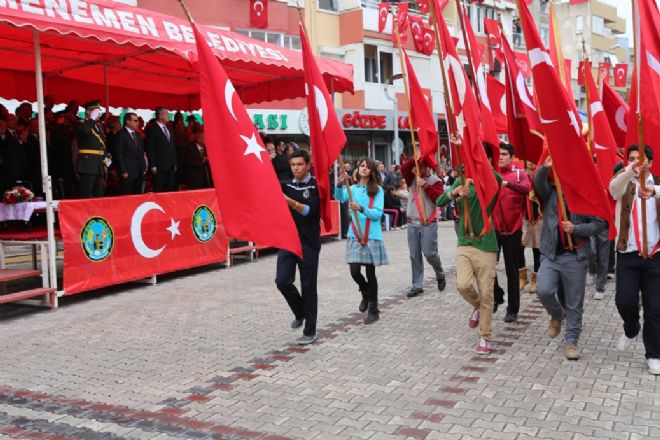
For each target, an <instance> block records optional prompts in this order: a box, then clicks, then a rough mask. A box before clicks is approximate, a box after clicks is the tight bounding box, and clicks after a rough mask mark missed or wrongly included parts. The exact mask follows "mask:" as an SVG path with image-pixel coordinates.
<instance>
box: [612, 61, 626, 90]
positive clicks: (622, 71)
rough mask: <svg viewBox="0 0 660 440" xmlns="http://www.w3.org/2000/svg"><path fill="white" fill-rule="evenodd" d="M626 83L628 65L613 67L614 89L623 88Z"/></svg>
mask: <svg viewBox="0 0 660 440" xmlns="http://www.w3.org/2000/svg"><path fill="white" fill-rule="evenodd" d="M627 82H628V65H627V64H616V65H615V66H614V87H625V86H626V83H627Z"/></svg>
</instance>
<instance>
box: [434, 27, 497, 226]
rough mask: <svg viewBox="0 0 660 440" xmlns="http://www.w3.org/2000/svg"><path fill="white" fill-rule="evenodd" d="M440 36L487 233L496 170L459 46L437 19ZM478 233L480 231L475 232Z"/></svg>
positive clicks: (464, 153) (465, 157)
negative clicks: (487, 154) (483, 132)
mask: <svg viewBox="0 0 660 440" xmlns="http://www.w3.org/2000/svg"><path fill="white" fill-rule="evenodd" d="M438 32H439V34H440V44H442V50H443V53H444V55H445V69H446V70H447V81H448V82H449V84H448V86H449V89H450V90H449V99H450V100H451V103H452V107H453V108H454V116H455V118H456V128H457V130H458V134H459V136H460V137H461V146H460V150H461V153H460V154H461V159H462V160H463V164H464V165H465V173H466V176H467V177H469V178H471V179H472V180H473V181H474V187H475V189H476V192H477V197H478V199H479V205H480V206H481V215H482V216H483V218H484V224H485V227H484V231H482V232H488V231H490V229H491V225H490V223H491V222H489V221H488V220H487V219H488V213H487V212H486V208H487V206H488V205H489V204H490V203H491V201H492V200H493V199H494V198H495V197H496V196H497V192H498V190H499V185H498V183H497V179H496V178H495V174H494V173H493V168H492V165H491V163H490V161H489V160H488V157H487V156H486V151H485V150H484V147H483V145H482V144H481V138H482V135H481V133H482V129H481V121H480V117H481V115H480V111H479V105H478V104H477V99H476V98H475V96H474V93H473V92H472V88H471V87H470V81H469V80H468V77H467V75H466V74H465V70H464V69H463V64H462V63H461V61H460V58H459V57H458V52H457V51H456V46H455V45H454V41H453V40H452V37H451V35H450V34H449V29H447V24H446V23H445V21H444V19H442V18H441V17H438ZM474 232H475V233H479V231H474Z"/></svg>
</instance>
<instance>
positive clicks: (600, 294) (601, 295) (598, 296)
mask: <svg viewBox="0 0 660 440" xmlns="http://www.w3.org/2000/svg"><path fill="white" fill-rule="evenodd" d="M604 298H605V292H600V291H598V290H596V292H594V299H598V300H601V299H604Z"/></svg>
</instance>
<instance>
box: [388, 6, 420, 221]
mask: <svg viewBox="0 0 660 440" xmlns="http://www.w3.org/2000/svg"><path fill="white" fill-rule="evenodd" d="M397 12H398V9H397ZM392 18H393V28H394V29H392V31H394V33H395V35H396V46H397V49H398V50H399V63H400V64H401V75H402V77H403V90H404V92H405V94H406V103H407V104H408V126H409V127H410V140H411V143H412V148H413V159H414V160H415V170H416V171H417V176H418V177H422V175H421V174H420V172H419V161H418V160H417V146H416V145H415V125H414V123H413V117H412V109H411V108H410V94H409V93H408V75H407V74H406V69H405V67H406V66H405V63H404V62H403V49H402V48H401V35H400V34H399V21H398V17H397V14H392ZM394 122H395V123H396V121H394ZM415 186H417V185H415ZM417 190H418V192H419V199H420V200H421V202H422V203H420V207H421V208H422V212H420V213H419V215H420V216H421V220H422V224H424V225H425V224H426V221H427V219H426V204H425V203H424V192H423V190H422V188H421V187H419V186H418V188H417Z"/></svg>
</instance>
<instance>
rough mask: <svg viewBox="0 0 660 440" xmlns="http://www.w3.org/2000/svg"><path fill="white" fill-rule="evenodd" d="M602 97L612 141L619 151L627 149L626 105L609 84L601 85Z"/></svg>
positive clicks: (633, 125) (634, 126)
mask: <svg viewBox="0 0 660 440" xmlns="http://www.w3.org/2000/svg"><path fill="white" fill-rule="evenodd" d="M602 93H603V96H602V98H601V100H602V103H603V109H604V110H605V114H606V115H607V120H608V121H609V123H610V128H611V130H612V134H613V135H614V139H615V140H616V145H617V146H618V147H620V148H621V149H624V148H625V147H627V144H626V133H627V132H628V126H627V125H626V123H627V121H628V114H629V112H628V110H629V108H628V104H626V101H624V100H623V98H622V97H621V95H619V94H618V93H617V91H616V90H614V89H613V88H612V87H610V85H609V84H605V83H603V89H602ZM631 122H632V121H631ZM631 126H632V127H633V130H634V129H635V128H636V125H635V124H634V122H632V123H631Z"/></svg>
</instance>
